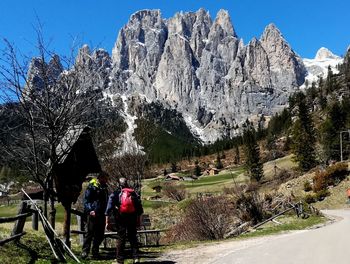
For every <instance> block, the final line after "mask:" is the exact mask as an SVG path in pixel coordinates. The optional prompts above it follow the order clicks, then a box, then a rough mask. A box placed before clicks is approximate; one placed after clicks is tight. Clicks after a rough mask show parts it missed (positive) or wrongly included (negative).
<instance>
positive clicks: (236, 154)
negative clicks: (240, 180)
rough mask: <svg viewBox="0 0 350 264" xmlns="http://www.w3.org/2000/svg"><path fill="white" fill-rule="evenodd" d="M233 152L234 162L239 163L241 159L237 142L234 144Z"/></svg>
mask: <svg viewBox="0 0 350 264" xmlns="http://www.w3.org/2000/svg"><path fill="white" fill-rule="evenodd" d="M234 148H235V154H234V161H233V163H234V164H239V163H240V161H241V159H240V153H239V147H238V144H235V147H234Z"/></svg>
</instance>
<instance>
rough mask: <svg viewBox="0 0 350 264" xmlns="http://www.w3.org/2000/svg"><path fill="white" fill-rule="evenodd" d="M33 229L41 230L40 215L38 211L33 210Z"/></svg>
mask: <svg viewBox="0 0 350 264" xmlns="http://www.w3.org/2000/svg"><path fill="white" fill-rule="evenodd" d="M32 228H33V230H38V229H39V214H38V211H36V210H33V214H32Z"/></svg>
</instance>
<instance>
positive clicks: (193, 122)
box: [31, 9, 341, 152]
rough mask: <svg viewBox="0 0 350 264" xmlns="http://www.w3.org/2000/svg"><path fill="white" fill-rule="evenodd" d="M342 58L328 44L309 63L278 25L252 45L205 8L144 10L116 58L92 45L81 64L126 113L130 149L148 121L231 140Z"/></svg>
mask: <svg viewBox="0 0 350 264" xmlns="http://www.w3.org/2000/svg"><path fill="white" fill-rule="evenodd" d="M56 60H57V59H56ZM56 60H54V61H53V62H52V65H53V66H55V65H56V64H58V63H56V64H55V63H54V62H55V61H56ZM34 62H35V61H34ZM339 62H341V58H339V57H338V56H336V55H333V54H332V53H331V52H330V51H328V50H327V49H325V48H322V49H320V51H319V52H318V53H317V56H316V58H315V59H313V60H310V59H305V60H304V61H303V60H302V59H301V58H300V56H299V55H298V54H296V53H295V52H294V51H293V49H292V48H291V46H290V45H289V44H288V42H287V41H286V39H285V38H284V37H283V35H282V33H281V32H280V30H279V29H278V28H277V27H276V25H274V24H269V25H267V27H266V28H265V29H264V31H263V33H262V35H261V36H260V37H259V38H253V39H252V40H250V41H249V42H248V43H246V44H245V43H244V42H243V40H242V39H241V38H239V36H238V35H237V33H236V30H235V28H234V26H233V24H232V22H231V18H230V15H229V14H228V12H227V11H225V10H220V11H219V12H218V14H217V16H216V18H215V19H214V20H212V18H211V17H210V15H209V13H208V12H207V11H205V10H204V9H199V10H198V11H197V12H188V13H183V12H180V13H177V14H175V15H174V17H171V18H169V19H164V18H162V16H161V12H160V11H159V10H141V11H138V12H136V13H134V14H133V15H131V17H130V19H129V21H128V22H127V24H126V25H125V26H124V27H123V28H122V29H121V30H120V32H119V34H118V37H117V40H116V42H115V45H114V48H113V50H112V55H111V56H110V55H109V54H108V52H106V51H104V50H102V49H98V50H95V51H90V49H89V47H88V46H86V45H85V46H83V47H82V48H81V49H80V51H79V53H78V56H77V58H76V63H75V66H74V67H79V65H87V66H88V68H89V71H90V74H87V76H93V77H91V85H89V87H93V90H94V92H95V93H99V94H100V96H99V97H98V98H99V101H98V102H97V103H104V104H105V105H107V106H108V105H110V106H111V109H112V110H111V111H115V112H118V114H119V115H120V116H121V117H122V118H124V123H125V127H126V133H125V135H124V137H123V141H124V142H126V144H127V145H126V144H123V146H122V148H123V151H124V152H125V151H128V149H129V150H130V146H131V148H133V149H135V148H137V149H142V147H140V146H138V145H137V143H136V142H135V134H137V130H138V128H137V125H138V124H140V122H141V123H142V120H143V119H148V121H151V122H153V123H154V124H155V125H156V126H157V128H158V129H160V130H162V133H161V134H163V135H165V134H167V135H168V136H171V137H172V138H173V140H175V138H181V142H185V143H186V142H187V143H189V144H192V143H193V142H198V140H199V141H200V142H202V143H210V142H214V141H216V140H217V139H220V138H226V137H232V136H234V135H236V134H237V133H239V131H240V127H241V125H242V124H243V123H244V122H245V120H246V119H247V118H249V119H251V120H254V121H255V122H258V121H259V120H260V119H263V118H262V116H271V115H273V114H274V113H276V112H279V111H281V110H282V109H283V108H284V107H286V106H287V105H288V99H289V96H290V95H291V94H293V93H294V92H295V91H298V90H299V87H301V86H302V85H303V84H304V83H305V80H308V82H310V81H312V80H314V79H313V78H315V76H318V75H319V74H321V73H322V74H324V73H325V69H326V68H327V67H328V65H329V64H331V67H335V65H336V64H338V63H339ZM53 68H55V70H54V71H53V74H55V73H59V72H60V71H62V69H61V68H60V67H58V66H57V67H53ZM32 69H33V73H31V74H34V75H35V71H34V70H35V67H32ZM71 71H74V68H73V69H72V70H71ZM334 71H335V68H334ZM82 78H86V76H83V77H82ZM88 78H89V77H88ZM305 78H306V79H305ZM81 89H84V88H81ZM160 112H161V113H160ZM170 113H171V114H170ZM180 127H181V131H180ZM185 127H186V129H185ZM131 142H133V143H131Z"/></svg>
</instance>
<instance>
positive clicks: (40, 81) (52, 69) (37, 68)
mask: <svg viewBox="0 0 350 264" xmlns="http://www.w3.org/2000/svg"><path fill="white" fill-rule="evenodd" d="M63 70H64V69H63V66H62V64H61V60H60V57H59V56H58V55H56V54H54V55H53V56H52V57H51V58H50V60H49V61H48V62H46V61H43V59H42V58H40V57H34V58H32V60H31V62H30V64H29V68H28V73H27V76H28V83H29V84H30V86H32V88H34V89H41V88H42V87H43V85H45V84H44V79H46V80H48V81H49V82H50V81H55V80H57V78H58V77H59V75H60V74H61V73H62V72H63Z"/></svg>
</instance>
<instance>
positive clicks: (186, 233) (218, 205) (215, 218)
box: [167, 196, 234, 241]
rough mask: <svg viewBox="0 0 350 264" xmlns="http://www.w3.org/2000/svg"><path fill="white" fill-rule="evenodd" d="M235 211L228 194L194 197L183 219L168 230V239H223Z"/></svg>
mask: <svg viewBox="0 0 350 264" xmlns="http://www.w3.org/2000/svg"><path fill="white" fill-rule="evenodd" d="M233 212H234V208H233V203H232V201H231V200H230V199H228V198H227V197H226V196H216V197H201V198H197V199H194V200H192V201H191V203H190V204H188V205H187V207H186V208H185V212H184V216H183V218H182V220H181V221H180V222H179V223H178V224H176V225H175V226H174V227H173V228H172V229H171V230H170V231H169V232H168V234H167V235H168V240H170V241H178V240H208V239H209V240H214V239H222V238H224V235H225V234H226V233H227V232H228V231H229V228H230V227H231V225H232V222H233V216H234V213H233Z"/></svg>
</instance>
